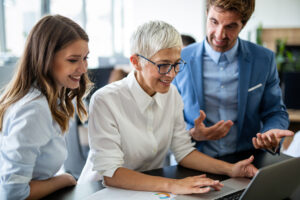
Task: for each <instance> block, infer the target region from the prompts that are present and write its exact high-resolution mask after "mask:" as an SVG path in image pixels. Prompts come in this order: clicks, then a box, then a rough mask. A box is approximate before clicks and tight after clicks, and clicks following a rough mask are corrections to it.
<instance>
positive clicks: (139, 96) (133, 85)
mask: <svg viewBox="0 0 300 200" xmlns="http://www.w3.org/2000/svg"><path fill="white" fill-rule="evenodd" d="M135 72H136V71H135V70H132V71H131V72H130V73H129V74H128V76H127V80H128V86H129V89H130V92H131V94H132V95H133V98H134V99H135V102H136V103H137V106H138V107H139V109H140V110H141V111H142V112H145V111H146V109H147V108H148V107H149V106H151V105H152V104H154V103H155V102H156V103H157V105H158V107H160V108H162V107H163V94H160V93H158V92H156V94H155V95H154V96H153V97H151V96H149V95H148V94H147V93H146V92H145V91H144V89H143V88H142V87H141V86H140V84H139V83H138V81H137V80H136V77H135Z"/></svg>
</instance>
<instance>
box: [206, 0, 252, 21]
mask: <svg viewBox="0 0 300 200" xmlns="http://www.w3.org/2000/svg"><path fill="white" fill-rule="evenodd" d="M211 6H215V7H219V8H221V9H223V10H231V11H236V12H237V13H238V14H239V15H240V16H241V18H242V20H241V21H242V23H243V25H245V24H246V23H247V21H248V20H249V19H250V17H251V15H252V13H253V12H254V9H255V0H207V4H206V7H207V12H208V10H209V9H210V7H211Z"/></svg>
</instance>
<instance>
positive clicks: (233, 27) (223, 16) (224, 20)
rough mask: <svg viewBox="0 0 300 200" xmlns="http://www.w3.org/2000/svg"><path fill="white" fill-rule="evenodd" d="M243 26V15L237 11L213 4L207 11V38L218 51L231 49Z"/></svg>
mask: <svg viewBox="0 0 300 200" xmlns="http://www.w3.org/2000/svg"><path fill="white" fill-rule="evenodd" d="M242 28H243V24H242V21H241V16H240V15H239V14H238V13H237V12H235V11H228V10H222V9H221V8H218V7H215V6H212V7H210V9H209V11H208V13H207V22H206V30H207V40H208V43H209V44H210V46H211V47H212V48H213V49H214V50H215V51H218V52H225V51H227V50H229V49H231V48H232V47H233V46H234V44H235V42H236V40H237V38H238V35H239V33H240V32H241V30H242Z"/></svg>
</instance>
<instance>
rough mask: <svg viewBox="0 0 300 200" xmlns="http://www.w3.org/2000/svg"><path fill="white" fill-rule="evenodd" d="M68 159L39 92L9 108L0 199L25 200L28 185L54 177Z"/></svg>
mask: <svg viewBox="0 0 300 200" xmlns="http://www.w3.org/2000/svg"><path fill="white" fill-rule="evenodd" d="M66 156H67V150H66V146H65V140H64V136H63V135H62V132H61V130H60V127H59V126H58V124H57V123H56V122H55V121H54V120H53V119H52V115H51V112H50V109H49V106H48V102H47V100H46V98H45V96H43V95H41V92H40V91H39V90H37V89H33V88H32V89H31V90H30V92H29V93H28V94H27V95H26V96H25V97H23V98H22V99H21V100H19V101H18V102H16V103H15V104H13V105H12V106H10V107H9V109H8V110H7V111H6V112H5V116H4V119H3V129H2V132H1V135H0V199H1V200H2V199H18V200H19V199H25V198H26V197H28V195H29V192H30V187H29V182H30V181H31V180H32V179H34V180H44V179H48V178H50V177H52V176H53V175H55V173H56V172H57V171H58V170H59V168H60V167H61V166H62V164H63V162H64V160H65V159H66Z"/></svg>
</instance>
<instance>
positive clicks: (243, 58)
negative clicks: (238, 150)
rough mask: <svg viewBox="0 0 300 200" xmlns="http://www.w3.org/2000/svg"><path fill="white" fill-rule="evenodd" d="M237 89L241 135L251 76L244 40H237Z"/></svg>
mask: <svg viewBox="0 0 300 200" xmlns="http://www.w3.org/2000/svg"><path fill="white" fill-rule="evenodd" d="M239 44H240V46H239V48H240V49H239V55H238V63H239V87H238V88H239V89H238V129H239V131H238V133H239V136H240V135H241V130H242V127H243V123H244V116H245V111H246V107H247V99H248V98H247V97H248V88H249V83H250V77H251V71H252V70H251V58H250V57H251V54H250V53H249V51H248V49H247V47H246V46H245V42H244V41H243V40H239Z"/></svg>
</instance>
